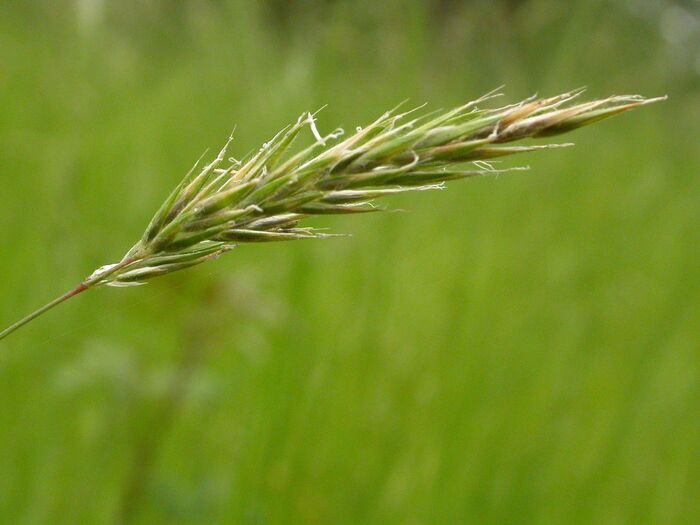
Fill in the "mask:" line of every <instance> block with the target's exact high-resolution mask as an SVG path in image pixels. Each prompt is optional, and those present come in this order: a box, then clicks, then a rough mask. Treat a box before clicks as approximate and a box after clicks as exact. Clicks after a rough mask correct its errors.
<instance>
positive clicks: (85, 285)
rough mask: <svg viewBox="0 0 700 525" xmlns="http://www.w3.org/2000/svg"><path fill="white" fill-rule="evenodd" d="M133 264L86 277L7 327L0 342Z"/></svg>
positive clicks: (118, 265)
mask: <svg viewBox="0 0 700 525" xmlns="http://www.w3.org/2000/svg"><path fill="white" fill-rule="evenodd" d="M134 262H135V259H125V260H123V261H122V262H120V263H119V264H116V265H115V266H113V267H112V268H110V269H109V270H108V271H106V272H104V273H101V274H99V275H98V276H94V274H93V276H90V277H88V278H87V279H85V280H84V281H83V282H82V283H80V284H79V285H78V286H76V287H75V288H73V289H72V290H70V291H68V292H66V293H64V294H63V295H61V296H60V297H57V298H56V299H54V300H53V301H51V302H49V303H46V304H45V305H44V306H42V307H41V308H39V309H38V310H35V311H33V312H32V313H30V314H29V315H28V316H26V317H24V318H22V319H20V320H19V321H17V322H16V323H14V324H13V325H11V326H8V327H7V328H6V329H5V330H3V331H2V332H0V340H1V339H4V338H5V337H7V336H8V335H10V334H11V333H12V332H14V331H15V330H18V329H20V328H22V327H23V326H24V325H25V324H27V323H29V322H31V321H33V320H34V319H36V318H37V317H39V316H40V315H42V314H45V313H46V312H48V311H49V310H51V309H52V308H53V307H54V306H58V305H59V304H61V303H63V302H64V301H67V300H68V299H70V298H71V297H75V296H76V295H78V294H81V293H83V292H84V291H85V290H89V289H90V288H92V287H93V286H95V284H97V282H99V281H100V280H101V279H103V278H105V277H107V276H108V275H111V274H113V273H115V272H117V271H119V270H121V269H123V268H124V267H126V266H128V265H130V264H133V263H134ZM97 277H99V278H97Z"/></svg>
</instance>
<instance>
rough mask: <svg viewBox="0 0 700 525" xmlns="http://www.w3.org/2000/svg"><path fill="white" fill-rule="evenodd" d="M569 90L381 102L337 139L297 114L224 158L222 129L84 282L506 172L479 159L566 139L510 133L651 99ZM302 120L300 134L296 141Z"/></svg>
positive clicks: (279, 237)
mask: <svg viewBox="0 0 700 525" xmlns="http://www.w3.org/2000/svg"><path fill="white" fill-rule="evenodd" d="M580 94H581V90H578V91H574V92H570V93H565V94H563V95H559V96H556V97H552V98H537V97H532V98H529V99H526V100H524V101H522V102H519V103H517V104H512V105H507V106H503V107H495V108H492V107H489V106H491V105H492V100H493V99H495V98H496V97H498V96H499V93H497V92H494V93H489V94H487V95H485V96H483V97H481V98H480V99H478V100H474V101H472V102H469V103H467V104H464V105H463V106H460V107H458V108H455V109H452V110H449V111H440V112H433V113H428V114H425V115H422V116H417V113H418V112H417V111H416V110H413V111H408V112H404V113H400V112H398V110H393V111H389V112H386V113H385V114H383V115H382V116H380V117H379V118H378V119H377V120H375V121H374V122H372V123H371V124H369V125H368V126H365V127H363V128H357V129H356V130H355V132H354V133H352V134H350V135H349V136H347V137H345V136H344V133H343V130H340V129H339V130H336V131H334V132H333V133H331V134H329V135H326V136H322V135H321V134H320V133H319V132H318V130H317V128H316V124H315V115H313V114H311V113H304V114H302V115H301V116H300V117H299V119H298V120H297V121H296V122H295V123H294V124H292V125H290V126H288V127H286V128H285V129H283V130H282V131H280V132H279V133H278V134H277V135H275V136H274V137H273V138H272V139H271V140H270V141H269V142H267V143H266V144H264V145H263V147H262V148H260V149H259V150H258V151H257V152H256V153H254V154H253V155H250V156H249V157H248V158H246V159H244V160H243V161H238V160H236V159H233V158H229V157H228V156H227V151H228V146H229V143H230V142H231V139H230V138H229V141H228V142H227V144H226V146H224V148H223V149H222V150H221V152H220V153H219V155H218V156H217V157H216V158H215V159H214V160H213V161H212V162H210V163H208V164H206V165H204V166H203V167H201V168H200V167H199V162H198V163H197V164H195V166H194V167H193V168H192V170H190V172H189V173H188V174H187V175H186V176H185V178H184V179H183V180H182V181H181V182H180V184H179V185H178V186H177V187H176V188H175V189H174V190H173V192H172V193H171V194H170V196H169V197H168V198H167V199H166V201H165V202H164V203H163V205H162V206H161V207H160V209H159V210H158V212H157V213H156V214H155V216H154V217H153V219H152V220H151V222H150V224H149V225H148V227H147V228H146V231H145V232H144V234H143V236H142V238H141V239H140V240H139V241H138V242H137V243H136V244H135V245H134V247H133V248H131V250H129V252H128V253H127V254H126V255H125V257H124V258H123V259H122V261H120V262H119V263H117V264H114V265H108V266H104V267H102V268H100V269H98V270H97V271H95V272H94V273H93V274H92V275H91V276H90V277H89V278H88V279H87V280H86V281H85V283H84V284H85V285H87V286H96V285H102V284H107V285H111V286H129V285H135V284H141V283H144V282H145V281H147V280H148V279H151V278H153V277H156V276H159V275H164V274H167V273H171V272H174V271H177V270H182V269H184V268H188V267H190V266H194V265H197V264H201V263H203V262H205V261H207V260H210V259H213V258H215V257H218V256H219V255H221V254H222V253H224V252H226V251H229V250H231V249H232V248H234V247H235V246H237V245H239V244H242V243H249V242H270V241H287V240H296V239H310V238H324V237H328V236H329V234H327V233H323V232H321V231H318V230H316V229H314V228H310V227H306V226H304V225H303V224H304V223H303V221H304V219H305V218H307V217H310V216H314V215H328V214H357V213H365V212H374V211H378V210H382V209H383V208H381V207H379V206H377V204H376V201H377V199H381V198H382V197H386V196H390V195H395V194H398V193H403V192H408V191H423V190H433V189H441V188H443V186H444V184H445V183H446V182H448V181H451V180H456V179H462V178H467V177H474V176H483V175H493V174H498V173H502V172H504V171H509V170H497V169H494V168H493V167H492V166H491V164H489V161H490V160H492V159H495V158H498V157H504V156H507V155H513V154H517V153H524V152H530V151H535V150H544V149H550V148H559V147H565V146H569V145H570V144H560V143H550V142H547V143H544V144H537V143H528V144H525V145H513V143H515V142H520V141H523V140H525V139H531V138H532V139H540V138H544V139H548V138H550V137H553V136H556V135H562V134H564V133H567V132H570V131H572V130H574V129H577V128H580V127H582V126H586V125H588V124H592V123H594V122H597V121H600V120H603V119H606V118H609V117H612V116H614V115H617V114H619V113H622V112H625V111H627V110H630V109H633V108H636V107H639V106H643V105H646V104H649V103H652V102H655V101H657V100H660V99H645V98H643V97H639V96H614V97H609V98H606V99H601V100H595V101H592V102H584V103H575V102H574V99H576V98H577V97H578V96H579V95H580ZM305 130H306V132H305V133H304V134H303V135H306V136H307V137H308V138H310V139H311V143H310V144H309V145H307V146H305V147H296V141H297V139H298V138H300V136H302V132H303V131H305ZM200 160H201V159H200ZM512 169H522V168H511V170H512Z"/></svg>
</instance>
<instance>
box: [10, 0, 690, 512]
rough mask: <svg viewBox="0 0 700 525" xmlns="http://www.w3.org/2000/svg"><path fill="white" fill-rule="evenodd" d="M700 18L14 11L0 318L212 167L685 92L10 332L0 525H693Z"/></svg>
mask: <svg viewBox="0 0 700 525" xmlns="http://www.w3.org/2000/svg"><path fill="white" fill-rule="evenodd" d="M699 28H700V11H699V9H698V3H697V2H692V1H690V0H689V1H687V2H681V1H678V2H671V1H664V0H655V1H651V0H649V1H645V0H626V1H621V0H609V1H608V0H577V1H566V2H564V1H561V0H522V1H517V0H509V1H506V0H500V1H495V0H494V1H463V2H460V1H457V0H451V1H450V0H441V1H438V0H432V1H429V0H426V1H416V0H413V1H405V2H400V1H397V0H388V1H381V2H378V1H369V0H367V1H365V0H355V1H349V0H348V1H342V0H325V1H322V0H316V1H312V0H308V1H304V2H301V1H300V2H287V1H284V0H267V1H263V2H252V1H236V2H234V1H214V0H189V1H170V0H148V1H136V0H121V1H116V0H71V1H69V0H26V1H21V0H4V1H3V2H2V3H1V4H0V253H1V254H2V256H1V257H0V324H2V325H3V327H4V325H6V324H9V323H10V322H12V321H14V320H16V319H17V318H18V317H19V316H21V315H23V314H25V313H27V312H29V311H30V310H31V309H32V308H34V307H37V306H39V305H41V304H43V302H45V301H47V300H49V299H51V298H53V297H55V296H56V295H58V294H59V293H62V292H64V291H65V290H67V289H69V288H71V287H72V286H75V285H76V284H77V283H78V282H80V280H81V279H82V278H84V277H85V276H86V275H87V274H89V273H91V272H92V270H94V269H95V268H96V267H98V266H100V265H102V264H106V263H111V262H115V261H116V260H118V259H119V258H120V257H121V256H122V254H123V253H124V252H125V251H126V250H127V249H128V248H129V247H130V246H131V244H133V242H134V241H135V240H137V238H138V237H139V235H140V234H141V232H142V231H143V228H144V227H145V225H146V223H147V221H148V220H149V219H150V217H151V215H152V213H153V212H154V211H155V210H156V209H157V207H158V205H159V204H160V202H161V201H162V199H163V198H164V197H165V196H166V195H167V193H168V192H169V190H170V189H171V187H173V186H174V184H176V183H177V182H178V181H179V180H180V177H181V176H182V175H183V174H184V173H185V172H186V171H187V170H188V169H189V168H190V166H191V165H192V163H193V162H194V160H196V159H197V157H199V156H200V155H201V154H202V152H203V151H205V150H206V149H207V148H211V150H210V151H216V150H217V148H219V147H220V146H221V145H222V143H223V142H224V140H225V138H226V136H227V134H228V133H229V132H230V131H231V129H232V128H233V126H234V125H237V126H238V127H237V131H236V138H235V141H234V143H233V145H232V153H233V154H234V155H239V156H242V155H244V154H245V153H247V152H248V151H249V150H251V149H252V148H256V147H258V146H259V145H260V144H261V143H262V142H264V141H265V140H266V139H268V138H269V137H270V136H271V135H272V134H274V133H275V132H276V131H277V130H278V129H280V128H281V127H282V126H284V125H285V124H287V123H288V122H290V121H292V120H294V119H296V117H297V116H298V115H299V114H300V113H301V112H302V111H306V110H315V109H317V108H319V107H321V106H323V105H325V104H328V107H327V108H326V109H324V110H323V111H322V113H321V114H320V116H319V127H320V128H321V129H322V130H323V131H326V132H329V131H331V130H332V129H334V128H335V127H337V126H338V125H342V126H345V127H347V128H354V127H355V126H358V125H363V124H366V123H367V122H369V121H370V120H372V119H373V118H375V117H376V116H378V115H379V114H381V113H382V112H383V111H384V110H386V109H388V108H390V107H393V106H395V105H396V104H397V103H398V102H401V101H402V100H404V99H409V100H410V101H411V103H414V104H415V105H418V104H421V103H423V102H429V103H430V107H431V108H439V107H447V106H451V105H456V104H459V103H462V102H464V101H466V100H468V99H471V98H475V97H477V96H479V95H481V94H483V93H484V92H486V91H489V90H491V89H493V88H495V87H498V86H499V85H501V84H506V88H505V92H506V93H507V101H508V102H514V101H516V100H519V99H521V98H525V97H527V96H529V95H531V94H533V93H535V92H539V93H540V94H542V95H553V94H557V93H559V92H562V91H566V90H569V89H572V88H576V87H579V86H583V85H586V86H588V87H589V92H588V96H591V97H598V96H605V95H609V94H621V93H630V92H632V93H641V94H644V95H647V96H655V95H663V94H668V95H669V96H670V99H669V101H668V102H666V103H664V104H661V105H655V106H652V107H648V108H644V109H642V110H639V111H635V112H633V113H631V114H627V115H625V116H623V117H621V118H618V119H614V120H612V121H609V122H606V123H604V124H601V125H598V126H594V127H590V128H586V129H584V130H580V131H579V132H577V133H575V134H574V135H572V136H571V137H566V139H567V140H568V139H569V138H570V139H572V140H574V141H575V142H576V143H577V146H576V148H573V149H566V150H561V151H560V150H557V151H550V152H545V153H541V154H532V155H530V156H527V157H520V158H515V159H513V160H512V161H511V160H508V161H507V162H505V163H504V164H503V165H504V166H510V165H517V164H518V163H521V164H528V165H530V166H531V168H532V169H531V171H530V172H527V173H513V174H509V175H502V176H500V177H498V178H488V179H480V180H470V181H464V182H461V183H454V184H451V185H450V187H449V189H448V190H447V191H443V192H429V193H420V194H411V195H407V196H403V197H401V198H396V199H393V200H392V201H391V204H392V206H393V207H395V208H400V209H403V210H406V212H404V213H388V214H375V215H371V216H362V217H348V218H345V217H343V218H329V219H321V220H318V221H316V222H317V223H318V224H319V225H325V226H328V227H329V228H331V229H332V231H335V232H346V233H350V234H352V237H349V238H339V239H331V240H326V241H303V242H296V243H288V244H284V243H282V244H274V245H252V246H244V247H241V248H239V249H236V250H234V252H232V253H231V254H229V255H227V256H225V257H223V258H221V259H219V260H218V261H216V262H213V263H207V264H206V265H203V266H200V267H197V268H194V269H192V270H189V271H187V272H183V273H177V274H173V275H171V276H168V277H165V278H161V279H157V280H154V281H153V282H152V283H150V284H148V285H147V286H142V287H138V288H130V289H109V288H102V289H98V290H94V291H91V292H89V293H88V294H85V295H83V296H80V297H78V298H76V299H75V300H73V301H70V302H68V303H66V304H65V305H63V306H61V307H60V308H59V309H57V310H55V311H53V312H51V313H50V314H48V315H46V316H45V317H43V318H41V319H40V320H37V321H36V322H35V323H33V324H30V325H28V326H27V327H25V328H24V329H22V330H21V331H19V332H17V333H16V334H13V335H12V336H10V337H8V338H7V339H6V340H3V341H2V342H0V523H8V524H10V523H12V524H30V525H33V524H76V523H80V524H82V523H85V524H111V523H141V524H156V523H157V524H160V523H163V524H166V523H167V524H200V523H201V524H212V523H232V524H234V523H235V524H238V523H240V524H348V525H349V524H383V525H384V524H389V525H392V524H397V525H398V524H400V525H422V524H426V525H427V524H510V523H517V524H521V523H522V524H623V523H625V524H626V523H634V524H647V523H648V524H652V523H654V524H656V523H663V524H689V523H699V522H700V497H699V495H700V452H699V451H700V417H699V414H700V262H699V260H700V150H699V149H698V146H697V137H698V136H700V124H699V115H700V90H699V89H698V88H699V87H700V29H699Z"/></svg>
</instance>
